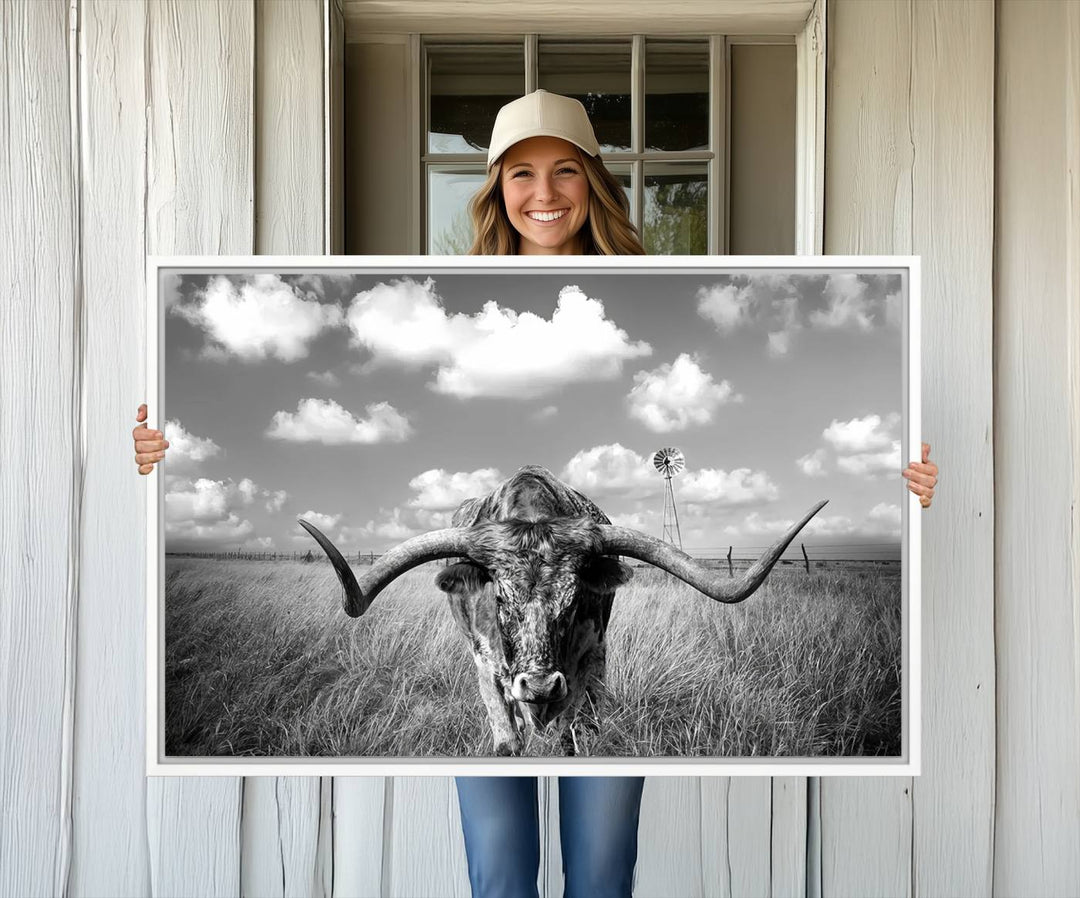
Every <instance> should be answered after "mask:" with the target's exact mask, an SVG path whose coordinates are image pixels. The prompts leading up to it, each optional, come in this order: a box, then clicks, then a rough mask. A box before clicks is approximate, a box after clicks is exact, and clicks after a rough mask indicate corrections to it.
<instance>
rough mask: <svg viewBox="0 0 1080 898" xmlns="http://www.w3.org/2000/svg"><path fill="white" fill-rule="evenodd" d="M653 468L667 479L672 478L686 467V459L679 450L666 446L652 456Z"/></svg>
mask: <svg viewBox="0 0 1080 898" xmlns="http://www.w3.org/2000/svg"><path fill="white" fill-rule="evenodd" d="M653 467H655V468H656V470H657V471H659V472H660V473H661V474H663V475H664V476H665V477H667V478H671V477H674V476H675V475H676V474H678V473H679V472H680V471H682V469H683V468H685V467H686V458H685V457H684V456H683V454H682V452H681V451H680V450H679V449H676V448H675V447H674V446H668V447H665V448H664V449H660V450H658V451H657V453H656V454H655V455H654V456H653Z"/></svg>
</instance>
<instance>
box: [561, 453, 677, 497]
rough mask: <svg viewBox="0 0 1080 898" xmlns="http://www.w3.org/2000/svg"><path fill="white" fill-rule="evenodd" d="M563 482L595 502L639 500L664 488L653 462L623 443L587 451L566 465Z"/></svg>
mask: <svg viewBox="0 0 1080 898" xmlns="http://www.w3.org/2000/svg"><path fill="white" fill-rule="evenodd" d="M559 478H560V479H561V480H563V481H564V482H565V483H568V484H569V485H570V486H572V487H574V489H577V490H580V491H581V492H583V493H584V494H585V495H587V496H590V497H592V498H596V497H597V496H622V497H624V498H629V499H639V498H642V497H644V496H650V495H655V494H656V493H658V492H660V490H661V488H662V487H663V478H662V477H661V476H660V475H659V474H658V473H657V471H656V469H655V468H654V467H653V465H652V462H651V461H650V459H649V458H647V457H645V456H643V455H639V454H638V453H637V452H635V451H634V450H633V449H627V448H626V447H625V446H623V445H621V444H620V443H611V444H608V445H604V446H594V447H593V448H592V449H583V450H582V451H580V452H578V453H577V454H576V455H575V456H574V457H573V458H572V459H570V461H568V462H567V463H566V467H565V468H563V471H562V473H561V474H560V475H559Z"/></svg>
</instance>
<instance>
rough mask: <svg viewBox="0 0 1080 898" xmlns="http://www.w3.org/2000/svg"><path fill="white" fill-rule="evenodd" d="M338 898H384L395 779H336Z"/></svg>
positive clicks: (335, 846)
mask: <svg viewBox="0 0 1080 898" xmlns="http://www.w3.org/2000/svg"><path fill="white" fill-rule="evenodd" d="M333 783H334V898H382V896H383V895H385V894H387V892H386V891H385V890H384V889H383V885H382V884H383V858H384V856H387V855H388V853H389V847H388V845H387V839H386V838H385V837H384V832H385V831H386V828H387V825H388V823H389V819H390V815H391V814H392V812H393V794H392V787H393V777H382V776H348V777H342V776H336V777H334V779H333Z"/></svg>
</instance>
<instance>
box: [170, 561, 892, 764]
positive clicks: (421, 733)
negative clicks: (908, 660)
mask: <svg viewBox="0 0 1080 898" xmlns="http://www.w3.org/2000/svg"><path fill="white" fill-rule="evenodd" d="M436 571H437V567H436V566H435V565H425V566H423V567H420V568H417V569H415V570H413V571H410V572H409V573H407V574H405V575H404V576H403V577H401V578H399V579H398V580H397V581H395V582H394V583H393V584H392V585H391V586H390V587H389V588H387V590H386V591H385V592H384V593H382V594H381V595H380V596H379V597H378V599H376V601H375V603H374V604H373V605H372V607H371V609H370V610H369V611H368V612H367V614H365V615H364V616H363V617H360V618H357V619H355V620H353V619H351V618H348V617H346V616H345V614H344V612H343V611H342V610H341V605H340V595H341V587H340V586H339V584H338V581H337V578H336V576H335V575H334V572H333V570H332V569H331V567H330V565H329V564H328V563H325V562H321V561H320V562H316V563H311V564H305V563H302V562H292V561H280V562H271V563H265V562H256V561H242V560H215V559H203V558H183V557H172V556H167V558H166V585H165V638H166V658H165V686H166V690H165V731H166V753H167V754H168V755H169V756H192V755H195V756H223V755H224V756H244V755H254V756H266V755H272V756H278V757H284V756H289V757H298V756H362V757H376V756H377V757H387V758H390V757H417V756H427V757H476V756H488V755H492V754H493V751H492V744H491V736H490V731H489V729H488V725H487V718H486V715H485V713H484V709H483V706H482V704H481V702H480V696H479V691H478V688H477V683H476V668H475V666H474V664H473V661H472V657H471V655H470V654H469V652H468V650H467V649H466V646H465V644H464V640H463V638H462V636H461V634H460V633H459V631H458V630H457V627H456V626H455V625H454V622H453V619H452V618H451V616H450V611H449V608H448V607H447V604H446V599H445V597H444V596H443V594H442V593H440V592H439V591H438V590H437V589H436V588H435V586H434V583H433V580H434V576H435V573H436ZM900 605H901V597H900V577H899V566H898V565H885V566H872V565H868V566H865V567H859V568H850V569H837V568H836V567H833V566H831V565H830V567H829V568H828V569H825V570H813V571H812V573H810V574H807V573H806V572H805V571H804V570H803V569H802V568H801V566H800V567H777V568H776V569H774V570H773V572H772V573H771V574H770V575H769V578H768V579H767V580H766V581H765V584H764V585H763V586H762V587H761V588H760V589H759V590H758V591H757V592H756V593H755V594H754V595H753V596H751V597H750V598H749V599H747V600H746V601H745V602H743V603H742V604H739V605H721V604H718V603H716V602H712V601H710V600H709V599H707V598H705V597H704V596H702V595H701V594H700V593H698V592H696V591H695V590H693V589H691V588H690V587H688V586H686V585H685V584H683V583H681V582H680V581H678V580H675V579H674V578H672V577H670V576H669V575H667V574H665V573H663V572H661V571H658V570H656V569H655V568H648V567H644V568H638V569H636V570H635V576H634V579H633V581H632V582H631V583H630V584H629V585H628V586H625V587H623V588H622V589H620V590H619V593H618V595H617V596H616V598H615V607H614V611H613V613H612V618H611V624H610V627H609V630H608V638H607V641H608V653H607V676H606V694H605V695H604V696H603V697H602V700H601V702H600V704H599V707H597V708H596V709H594V711H593V713H594V714H595V726H596V733H598V734H599V735H596V734H594V733H593V731H592V728H591V727H589V728H586V727H582V728H580V729H576V730H575V735H576V736H577V737H578V745H579V750H580V753H581V754H583V755H588V756H594V757H595V756H603V757H626V756H631V757H662V756H679V757H686V756H708V757H721V756H722V757H748V756H789V757H791V756H794V757H812V756H857V755H892V756H896V755H899V753H900V723H901V703H900V682H901V679H900V663H901V608H900ZM524 754H525V755H528V756H533V757H546V756H559V755H562V750H561V748H560V746H559V743H558V740H557V739H556V738H554V737H552V738H539V739H533V740H532V741H531V742H530V743H529V744H528V745H526V748H525V752H524Z"/></svg>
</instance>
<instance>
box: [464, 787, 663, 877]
mask: <svg viewBox="0 0 1080 898" xmlns="http://www.w3.org/2000/svg"><path fill="white" fill-rule="evenodd" d="M454 779H455V781H456V783H457V792H458V804H459V806H460V807H461V828H462V829H463V830H464V833H465V854H466V855H467V857H468V860H469V884H470V885H471V887H472V894H473V898H538V892H537V888H536V879H537V876H538V874H539V869H540V825H539V807H538V803H537V796H536V777H535V776H458V777H455V778H454ZM644 784H645V777H643V776H560V777H559V830H560V837H561V844H562V859H563V881H564V887H563V896H564V898H630V894H631V886H632V884H633V878H634V864H635V862H636V861H637V828H638V813H639V811H640V809H641V790H642V787H643V786H644Z"/></svg>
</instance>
